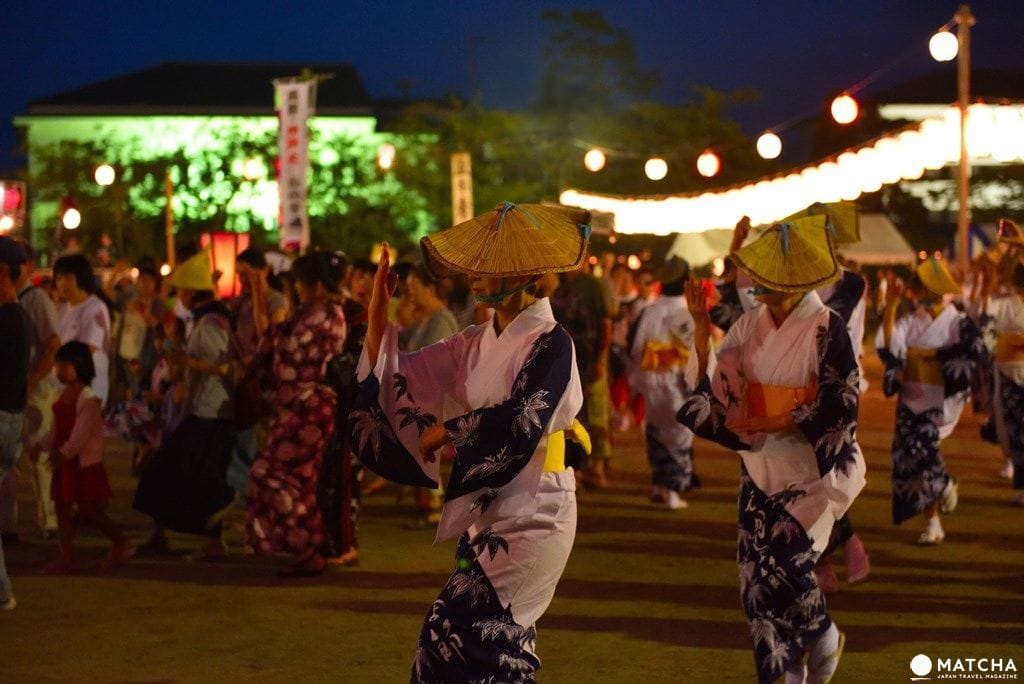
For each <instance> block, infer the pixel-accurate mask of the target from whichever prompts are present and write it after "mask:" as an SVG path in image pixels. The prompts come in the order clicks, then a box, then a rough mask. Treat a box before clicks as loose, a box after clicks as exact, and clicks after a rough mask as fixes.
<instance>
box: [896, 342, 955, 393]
mask: <svg viewBox="0 0 1024 684" xmlns="http://www.w3.org/2000/svg"><path fill="white" fill-rule="evenodd" d="M903 382H919V383H921V384H923V385H940V386H942V385H945V384H946V380H945V378H943V377H942V364H941V363H939V359H938V357H937V356H936V355H935V350H934V349H921V348H920V347H908V348H907V362H906V364H905V365H904V366H903Z"/></svg>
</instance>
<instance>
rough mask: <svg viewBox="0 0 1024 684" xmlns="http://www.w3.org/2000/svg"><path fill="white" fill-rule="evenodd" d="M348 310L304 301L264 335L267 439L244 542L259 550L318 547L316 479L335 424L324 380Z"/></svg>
mask: <svg viewBox="0 0 1024 684" xmlns="http://www.w3.org/2000/svg"><path fill="white" fill-rule="evenodd" d="M344 341H345V316H344V314H343V313H342V311H341V307H340V306H339V305H337V304H334V303H327V304H319V305H315V306H312V307H304V308H302V309H300V310H299V311H298V312H297V313H296V314H295V316H294V317H292V318H291V319H289V320H288V321H286V322H285V323H282V324H281V325H279V326H277V327H275V328H273V329H272V330H271V332H270V333H269V334H268V335H266V336H265V337H264V338H263V340H262V341H261V343H260V347H259V352H258V354H257V359H256V362H257V363H261V364H263V365H264V368H266V369H267V370H268V371H270V372H269V373H268V378H269V379H270V380H271V382H272V383H273V385H272V386H273V390H274V399H273V416H272V417H271V422H270V436H269V438H268V440H267V444H266V446H265V447H264V448H263V451H262V452H261V453H260V455H259V457H258V458H257V459H256V461H255V463H253V465H252V470H251V471H250V473H249V511H248V520H247V524H246V527H247V533H248V534H247V536H248V540H247V545H248V546H249V548H251V549H252V550H254V551H257V552H259V553H282V552H285V553H293V554H296V555H298V556H304V555H307V554H309V553H312V552H315V551H317V550H318V548H319V546H320V544H321V543H322V542H323V539H324V526H323V521H322V520H321V517H320V507H319V506H318V505H317V498H316V486H317V478H318V476H319V473H320V464H321V461H322V460H323V455H324V449H325V448H326V446H327V442H328V440H329V439H330V437H331V434H332V433H333V431H334V411H335V394H334V390H333V389H331V388H330V387H328V386H327V385H325V384H323V383H322V378H323V376H324V368H325V366H326V364H327V362H328V361H329V360H330V359H331V358H332V357H333V356H335V355H337V354H338V353H340V352H341V348H342V345H343V343H344Z"/></svg>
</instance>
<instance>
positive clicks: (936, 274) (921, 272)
mask: <svg viewBox="0 0 1024 684" xmlns="http://www.w3.org/2000/svg"><path fill="white" fill-rule="evenodd" d="M917 277H918V279H919V280H920V281H921V284H922V285H924V286H925V287H927V288H928V290H929V291H931V292H932V293H933V294H937V295H944V294H960V285H959V283H957V282H956V280H955V279H954V278H953V275H952V274H951V273H950V272H949V269H948V268H946V262H945V261H944V260H942V259H937V258H935V257H932V258H930V259H925V260H924V261H922V262H921V263H919V264H918V265H917Z"/></svg>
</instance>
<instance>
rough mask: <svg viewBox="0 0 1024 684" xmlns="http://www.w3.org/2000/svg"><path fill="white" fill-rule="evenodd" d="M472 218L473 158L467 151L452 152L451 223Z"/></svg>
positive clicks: (455, 223) (457, 223) (455, 224)
mask: <svg viewBox="0 0 1024 684" xmlns="http://www.w3.org/2000/svg"><path fill="white" fill-rule="evenodd" d="M471 218H473V159H472V157H470V155H469V152H453V153H452V225H453V226H457V225H459V224H460V223H462V222H463V221H468V220H469V219H471Z"/></svg>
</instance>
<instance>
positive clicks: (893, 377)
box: [875, 318, 906, 397]
mask: <svg viewBox="0 0 1024 684" xmlns="http://www.w3.org/2000/svg"><path fill="white" fill-rule="evenodd" d="M905 331H906V323H905V320H904V319H902V318H901V319H899V320H897V321H896V324H895V325H894V326H893V328H892V337H891V339H890V341H889V346H888V347H887V346H885V330H884V325H879V326H878V332H877V333H876V334H875V348H876V350H877V351H878V358H879V359H881V360H882V365H883V366H884V367H885V373H884V374H883V375H882V392H883V393H884V394H885V396H887V397H891V396H893V395H894V394H897V393H898V392H899V391H900V388H901V387H902V386H903V362H904V356H905V355H906V343H905V339H906V334H905Z"/></svg>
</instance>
